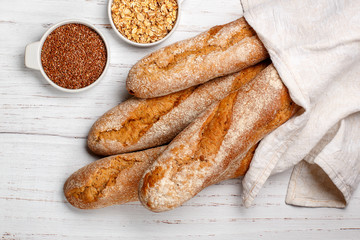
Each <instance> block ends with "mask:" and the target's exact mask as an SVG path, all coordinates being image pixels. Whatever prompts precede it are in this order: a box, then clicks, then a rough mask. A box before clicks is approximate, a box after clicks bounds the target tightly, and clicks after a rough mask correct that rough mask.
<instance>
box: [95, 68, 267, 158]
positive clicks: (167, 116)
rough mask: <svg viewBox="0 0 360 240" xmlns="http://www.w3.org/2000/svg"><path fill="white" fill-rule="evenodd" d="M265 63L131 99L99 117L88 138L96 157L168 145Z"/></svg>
mask: <svg viewBox="0 0 360 240" xmlns="http://www.w3.org/2000/svg"><path fill="white" fill-rule="evenodd" d="M268 65H269V62H268V61H266V62H261V63H258V64H257V65H255V66H252V67H248V68H246V69H244V70H242V71H240V72H237V73H234V74H231V75H228V76H225V77H220V78H217V79H214V80H212V81H209V82H207V83H205V84H203V85H200V86H197V87H191V88H188V89H185V90H182V91H180V92H176V93H172V94H169V95H166V96H163V97H157V98H152V99H139V98H132V99H130V100H127V101H125V102H123V103H121V104H119V105H118V106H116V107H114V108H113V109H111V110H109V111H108V112H107V113H105V114H104V115H103V116H102V117H100V118H99V119H98V120H97V121H96V122H95V123H94V125H93V127H92V128H91V130H90V132H89V135H88V146H89V148H90V149H91V150H92V151H93V152H94V153H96V154H99V155H112V154H119V153H124V152H130V151H136V150H142V149H146V148H150V147H155V146H159V145H162V144H165V143H168V142H170V141H171V140H172V139H173V138H174V137H175V136H176V135H177V134H178V133H179V132H180V131H181V130H183V129H184V128H185V127H186V126H187V125H188V124H189V123H190V122H191V121H193V120H194V119H195V118H196V117H197V115H198V114H200V113H201V112H203V111H204V110H205V109H206V108H207V107H208V106H210V105H211V104H212V103H214V102H216V101H218V100H220V99H222V98H224V97H225V96H226V95H227V94H229V93H230V92H231V91H234V90H237V89H239V88H240V87H241V86H243V85H244V84H246V83H247V82H249V81H250V80H252V79H253V78H254V77H255V76H256V75H257V74H258V73H259V72H260V71H261V70H263V69H264V68H265V67H266V66H268Z"/></svg>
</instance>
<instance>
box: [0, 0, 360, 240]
mask: <svg viewBox="0 0 360 240" xmlns="http://www.w3.org/2000/svg"><path fill="white" fill-rule="evenodd" d="M182 7H183V12H182V17H181V20H180V25H179V27H178V29H177V31H176V33H175V34H174V35H172V36H171V38H170V39H169V40H168V41H167V42H165V43H164V44H163V45H162V46H164V45H167V44H170V43H172V42H175V41H177V40H181V39H185V38H188V37H191V36H194V35H196V34H198V33H199V32H201V31H204V30H206V29H208V28H210V27H211V26H213V25H216V24H222V23H226V22H229V21H232V20H235V19H236V18H238V17H240V16H241V15H242V10H241V6H240V4H239V1H238V0H206V1H205V0H186V1H185V2H184V3H183V6H182ZM106 8H107V1H105V0H56V1H55V0H47V1H46V0H27V1H25V0H21V1H20V0H12V1H5V0H2V1H1V2H0V161H1V167H0V237H1V239H37V240H38V239H110V238H111V237H114V238H118V239H120V238H121V239H143V238H147V239H169V238H174V239H175V238H176V239H250V238H254V239H360V191H357V192H355V194H354V196H353V198H352V200H351V203H350V205H349V206H348V207H347V208H346V209H327V208H317V209H308V208H297V207H292V206H288V205H286V204H285V203H284V199H285V194H286V188H287V183H288V179H289V175H290V171H288V172H285V173H283V174H280V175H277V176H273V177H271V178H270V179H269V181H268V182H267V183H266V185H265V187H264V189H263V190H262V191H261V192H260V194H259V196H258V198H257V199H256V200H255V203H254V205H253V206H252V207H250V208H248V209H246V208H244V206H243V205H242V202H241V181H240V180H239V179H235V180H229V181H225V182H223V183H221V184H218V185H215V186H211V187H209V188H207V189H205V190H204V191H202V192H201V193H200V194H198V196H196V197H195V198H193V199H192V200H190V201H189V202H187V203H186V204H185V205H184V206H182V207H180V208H178V209H176V210H173V211H169V212H165V213H158V214H155V213H152V212H149V211H148V210H146V209H144V208H143V207H142V206H141V205H140V203H129V204H125V205H122V206H112V207H108V208H104V209H99V210H79V209H75V208H74V207H72V206H71V205H70V204H69V203H67V202H66V200H65V198H64V196H63V192H62V186H63V184H64V181H65V180H66V178H67V177H68V176H69V175H70V174H71V173H72V172H74V171H75V170H77V169H78V168H80V167H82V166H84V165H86V164H88V163H90V162H91V161H94V160H96V159H97V157H96V156H94V155H92V154H91V153H90V152H88V151H87V149H86V136H87V133H88V130H89V129H90V127H91V125H92V124H93V122H94V121H95V120H96V119H97V118H98V117H99V116H100V115H102V114H103V113H104V112H105V111H106V110H108V109H110V108H111V107H113V106H115V105H117V104H118V103H119V102H121V101H123V100H124V99H126V98H127V97H128V94H127V92H126V90H125V79H126V76H127V73H128V70H129V69H130V67H131V66H132V65H133V64H134V63H135V62H136V61H137V60H138V59H140V58H142V57H143V56H144V55H146V54H148V53H149V52H151V51H153V50H154V49H156V48H159V47H161V46H159V47H155V48H151V49H139V48H134V47H130V46H129V45H126V44H125V43H123V42H122V41H121V40H119V39H118V38H117V36H116V35H115V33H114V32H113V30H112V29H111V27H110V25H109V22H108V18H107V12H106ZM70 18H81V19H85V20H88V21H90V22H91V23H93V24H95V25H96V26H97V27H98V28H100V30H101V31H102V33H103V34H104V35H105V37H106V38H107V40H108V42H109V44H110V48H111V65H110V68H109V71H108V72H107V76H106V78H105V79H104V80H103V81H102V82H101V83H100V84H99V85H98V86H96V87H95V88H93V89H91V90H89V91H88V92H84V93H79V94H73V95H72V94H66V93H62V92H59V91H58V90H56V89H54V88H53V87H51V86H50V85H49V84H47V83H46V82H45V80H43V79H42V76H41V75H40V72H37V71H34V70H29V69H26V68H25V66H24V49H25V45H26V44H28V43H30V42H34V41H38V40H39V39H40V37H41V36H42V34H43V33H44V32H45V31H46V29H48V28H49V26H51V25H52V24H53V23H56V22H59V21H62V20H65V19H70Z"/></svg>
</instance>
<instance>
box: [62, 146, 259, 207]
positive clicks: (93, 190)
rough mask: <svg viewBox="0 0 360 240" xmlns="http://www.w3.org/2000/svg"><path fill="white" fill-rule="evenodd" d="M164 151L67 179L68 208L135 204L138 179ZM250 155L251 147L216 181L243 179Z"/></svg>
mask: <svg viewBox="0 0 360 240" xmlns="http://www.w3.org/2000/svg"><path fill="white" fill-rule="evenodd" d="M164 149H165V146H164V147H157V148H153V149H149V150H145V151H141V152H136V153H127V154H120V155H115V156H110V157H106V158H103V159H100V160H98V161H95V162H92V163H90V164H89V165H87V166H85V167H83V168H81V169H79V170H78V171H76V172H75V173H73V174H72V175H71V176H70V177H69V178H68V180H67V181H66V183H65V185H64V194H65V197H66V198H67V200H68V201H69V203H70V204H71V205H73V206H74V207H77V208H81V209H96V208H103V207H107V206H111V205H115V204H117V205H120V204H124V203H127V202H134V201H138V200H139V198H138V188H139V182H140V179H141V177H142V176H143V173H144V172H145V170H146V169H147V168H148V167H149V166H150V165H151V163H153V162H154V160H155V159H156V157H157V156H158V155H160V154H161V152H163V151H164ZM254 151H255V147H253V148H252V149H251V150H250V151H249V152H248V153H247V154H246V156H245V157H244V159H239V160H238V161H235V162H234V164H233V166H232V168H230V169H229V171H224V173H223V174H222V177H221V178H220V179H217V181H222V180H226V179H229V178H236V177H239V176H243V175H244V174H245V172H246V170H247V169H248V167H249V164H250V161H251V159H252V156H253V154H254ZM213 183H216V182H215V181H214V182H213Z"/></svg>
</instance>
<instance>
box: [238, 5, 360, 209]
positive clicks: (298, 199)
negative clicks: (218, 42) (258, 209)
mask: <svg viewBox="0 0 360 240" xmlns="http://www.w3.org/2000/svg"><path fill="white" fill-rule="evenodd" d="M241 4H242V6H243V10H244V17H245V19H246V20H247V21H248V23H249V24H250V25H251V26H252V27H253V28H254V30H255V31H256V32H257V34H258V36H259V38H260V39H261V40H262V42H263V43H264V45H265V47H266V48H267V50H268V51H269V54H270V57H271V60H272V62H273V64H274V66H275V68H276V69H277V70H278V72H279V75H280V77H281V78H282V80H283V82H284V84H285V85H286V86H287V87H288V89H289V92H290V95H291V98H292V99H293V100H294V101H295V102H296V103H297V104H298V105H300V106H302V107H303V109H302V111H301V112H300V113H299V114H298V115H297V116H296V117H293V118H292V119H290V120H289V121H287V122H286V123H285V124H283V125H282V126H280V127H279V128H278V129H276V130H275V131H273V132H272V133H271V134H269V135H268V136H266V137H265V138H264V139H263V140H262V141H261V143H260V145H259V146H258V148H257V150H256V153H255V155H254V158H253V160H252V163H251V165H250V169H249V171H248V172H247V174H246V175H245V177H244V179H243V200H244V204H245V206H250V205H251V203H252V201H253V200H254V198H255V196H256V194H257V193H258V192H259V191H260V189H261V187H262V186H263V184H264V183H265V181H266V180H267V178H268V177H269V176H270V174H274V173H278V172H282V171H285V170H286V169H289V168H291V167H293V166H295V165H296V166H295V168H294V170H293V173H292V176H291V179H290V183H289V187H288V193H287V197H286V203H288V204H293V205H298V206H307V207H339V208H341V207H345V206H346V205H347V203H348V202H349V200H350V197H351V194H352V193H353V191H354V190H355V188H356V187H357V185H358V183H359V181H360V1H357V0H353V1H350V0H339V1H336V0H317V1H312V0H291V1H289V0H241Z"/></svg>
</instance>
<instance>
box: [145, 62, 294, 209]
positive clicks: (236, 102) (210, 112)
mask: <svg viewBox="0 0 360 240" xmlns="http://www.w3.org/2000/svg"><path fill="white" fill-rule="evenodd" d="M297 109H298V107H297V105H296V104H295V103H293V102H292V100H291V98H290V96H289V94H288V91H287V88H286V87H285V86H284V85H283V83H282V81H281V79H280V77H279V75H278V73H277V71H276V70H275V68H274V67H273V65H270V66H268V67H267V68H266V69H265V70H263V71H262V72H261V73H260V74H258V75H257V77H255V79H254V80H252V81H251V82H249V83H248V84H246V85H245V86H243V87H242V88H240V89H239V90H238V91H235V92H232V93H230V94H229V95H228V96H227V97H226V98H224V99H223V100H221V101H220V102H218V103H214V104H213V105H212V106H210V107H209V108H208V109H207V110H206V111H205V112H204V113H203V114H201V115H200V116H199V117H198V118H197V119H196V120H195V121H194V122H193V123H192V124H190V125H189V126H188V127H187V128H186V129H185V130H184V131H182V132H181V133H180V134H179V135H178V136H177V137H176V138H175V139H174V140H173V141H172V142H171V143H170V144H169V145H168V147H167V149H166V150H165V151H164V152H163V153H162V154H161V155H160V156H159V157H158V158H157V159H156V161H155V162H154V163H153V164H152V166H151V167H150V168H148V169H147V170H146V172H145V174H144V177H143V178H142V180H141V181H140V186H139V198H140V201H141V202H142V203H143V205H144V206H145V207H147V208H148V209H150V210H152V211H154V212H161V211H166V210H170V209H173V208H175V207H178V206H180V205H181V204H183V203H184V202H185V201H187V200H189V199H190V198H192V197H193V196H195V195H196V194H197V193H198V192H200V191H201V190H202V189H203V188H204V187H206V186H208V185H209V184H212V183H213V182H214V181H217V180H218V179H221V178H222V175H223V174H224V172H227V171H230V170H231V169H232V167H231V166H233V164H234V161H235V162H236V161H238V159H239V158H242V156H244V154H245V153H246V152H248V151H249V149H250V148H251V147H252V146H254V145H255V144H256V143H258V142H259V141H260V140H261V139H262V138H263V137H264V136H265V135H266V134H268V133H270V132H271V131H272V130H274V129H276V128H277V127H278V126H280V125H281V124H282V123H284V122H285V121H286V120H288V119H289V118H290V117H291V116H292V115H293V114H294V113H295V112H296V111H297Z"/></svg>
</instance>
